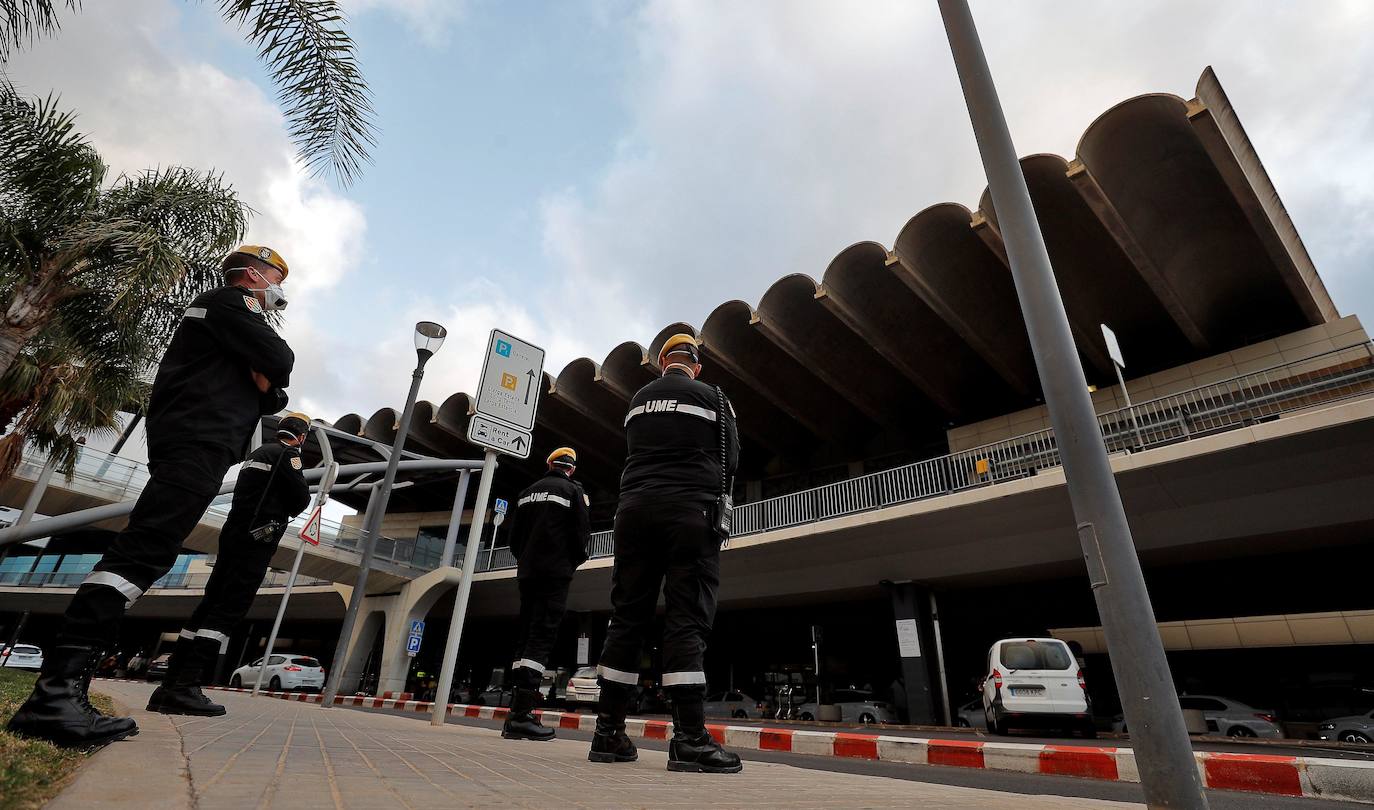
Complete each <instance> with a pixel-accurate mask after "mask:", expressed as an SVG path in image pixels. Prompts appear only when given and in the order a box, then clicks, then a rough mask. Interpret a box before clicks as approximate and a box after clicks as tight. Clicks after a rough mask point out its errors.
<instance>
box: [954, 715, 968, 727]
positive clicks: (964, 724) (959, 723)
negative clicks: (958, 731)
mask: <svg viewBox="0 0 1374 810" xmlns="http://www.w3.org/2000/svg"><path fill="white" fill-rule="evenodd" d="M954 727H955V728H971V726H969V724H968V721H967V720H965V719H964V718H962V717H956V718H955V719H954Z"/></svg>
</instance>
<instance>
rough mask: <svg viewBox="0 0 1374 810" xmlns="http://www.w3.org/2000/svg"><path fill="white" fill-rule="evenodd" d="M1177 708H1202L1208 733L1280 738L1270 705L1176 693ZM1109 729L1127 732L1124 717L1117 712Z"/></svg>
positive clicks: (1281, 736) (1281, 733)
mask: <svg viewBox="0 0 1374 810" xmlns="http://www.w3.org/2000/svg"><path fill="white" fill-rule="evenodd" d="M1178 705H1179V708H1181V709H1183V710H1184V711H1190V710H1191V711H1199V712H1202V717H1203V719H1204V720H1206V721H1207V733H1208V734H1225V735H1226V736H1228V737H1265V738H1267V739H1271V740H1277V739H1282V738H1283V736H1284V735H1283V728H1282V727H1281V726H1280V725H1279V718H1278V716H1277V715H1276V714H1275V713H1274V711H1273V710H1271V709H1256V708H1255V707H1253V706H1250V705H1247V704H1245V703H1241V702H1240V701H1239V700H1232V699H1231V698H1224V697H1217V696H1216V695H1179V696H1178ZM1112 730H1113V731H1118V732H1121V733H1122V734H1126V733H1129V729H1127V728H1126V721H1125V719H1124V718H1123V717H1122V716H1121V715H1117V717H1116V719H1115V721H1114V722H1113V723H1112Z"/></svg>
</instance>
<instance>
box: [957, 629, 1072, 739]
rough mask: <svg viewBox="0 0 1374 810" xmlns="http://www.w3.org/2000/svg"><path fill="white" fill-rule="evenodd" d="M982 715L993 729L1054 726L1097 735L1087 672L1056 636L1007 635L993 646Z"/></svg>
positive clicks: (1005, 729)
mask: <svg viewBox="0 0 1374 810" xmlns="http://www.w3.org/2000/svg"><path fill="white" fill-rule="evenodd" d="M983 714H984V717H985V719H986V720H987V724H988V730H990V731H991V732H992V733H994V734H1006V733H1007V730H1008V729H1011V728H1032V727H1036V728H1045V727H1049V728H1059V729H1065V730H1072V731H1079V732H1081V733H1082V734H1083V735H1084V736H1087V737H1095V736H1097V732H1096V731H1095V730H1094V728H1093V722H1092V708H1091V706H1090V705H1089V702H1088V685H1087V684H1086V683H1085V682H1084V680H1083V672H1082V671H1081V670H1079V668H1078V662H1077V661H1076V660H1074V657H1073V653H1072V652H1071V651H1070V650H1069V646H1068V645H1067V644H1065V643H1064V642H1062V641H1060V640H1059V639H1057V638H1007V639H1002V640H1001V641H998V642H996V643H994V644H993V645H992V649H990V650H988V660H987V675H986V676H985V677H984V679H983Z"/></svg>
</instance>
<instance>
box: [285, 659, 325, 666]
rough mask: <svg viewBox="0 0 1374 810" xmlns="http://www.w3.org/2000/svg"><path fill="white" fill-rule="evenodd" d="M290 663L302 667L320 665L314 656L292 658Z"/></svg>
mask: <svg viewBox="0 0 1374 810" xmlns="http://www.w3.org/2000/svg"><path fill="white" fill-rule="evenodd" d="M291 663H293V664H299V665H300V666H303V667H318V666H319V665H320V662H319V661H316V660H315V659H314V658H292V659H291Z"/></svg>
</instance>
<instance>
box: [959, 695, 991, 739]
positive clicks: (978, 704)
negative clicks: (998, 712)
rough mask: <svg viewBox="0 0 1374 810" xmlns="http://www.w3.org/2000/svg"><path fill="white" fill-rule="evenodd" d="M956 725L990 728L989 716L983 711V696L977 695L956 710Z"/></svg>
mask: <svg viewBox="0 0 1374 810" xmlns="http://www.w3.org/2000/svg"><path fill="white" fill-rule="evenodd" d="M954 725H955V726H958V727H959V728H978V729H982V730H983V731H987V729H988V718H987V715H986V714H985V713H984V712H983V698H982V697H981V696H980V697H976V698H974V699H973V700H970V701H969V702H968V703H965V704H964V705H962V706H960V707H959V708H957V709H955V710H954Z"/></svg>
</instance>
